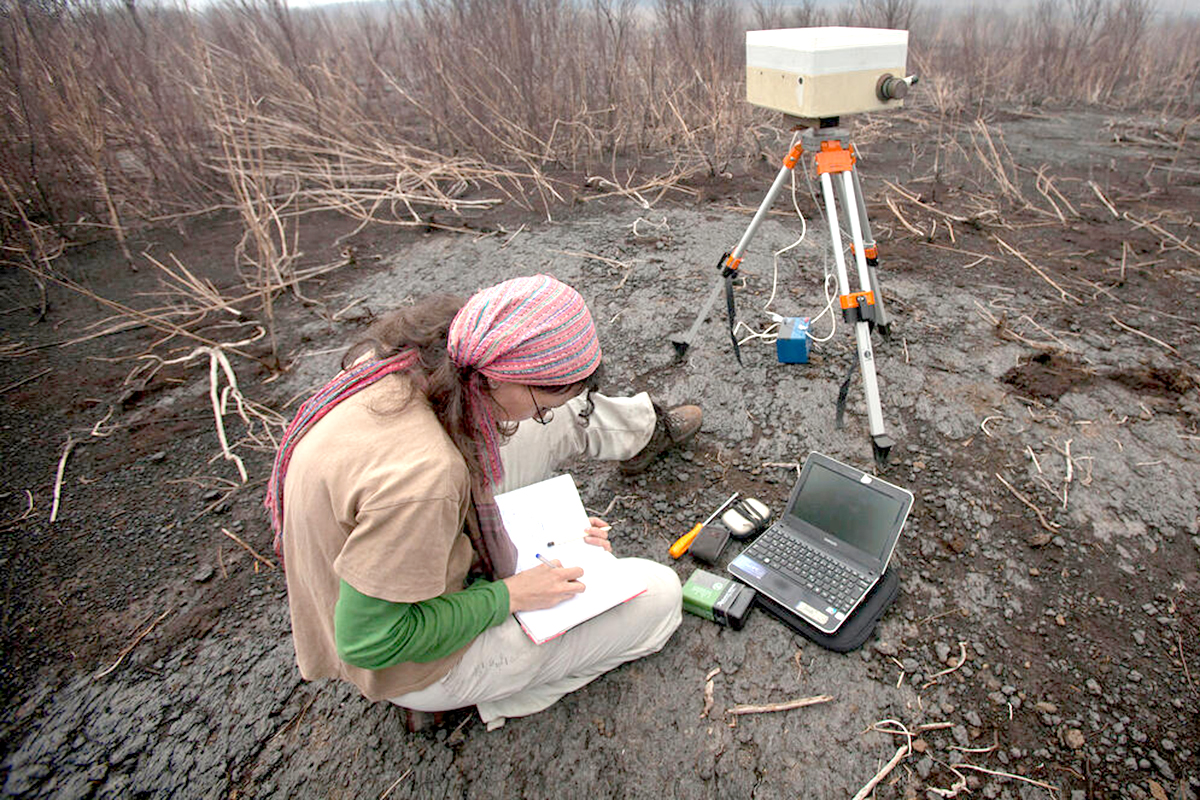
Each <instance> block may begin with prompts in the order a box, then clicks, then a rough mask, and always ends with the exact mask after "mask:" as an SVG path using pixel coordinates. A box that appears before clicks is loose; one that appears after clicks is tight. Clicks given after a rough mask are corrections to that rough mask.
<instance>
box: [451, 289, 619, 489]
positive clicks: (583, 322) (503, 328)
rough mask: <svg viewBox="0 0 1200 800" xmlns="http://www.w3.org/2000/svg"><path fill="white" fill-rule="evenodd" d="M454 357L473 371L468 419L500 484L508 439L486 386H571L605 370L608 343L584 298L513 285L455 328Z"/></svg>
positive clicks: (474, 304) (492, 294)
mask: <svg viewBox="0 0 1200 800" xmlns="http://www.w3.org/2000/svg"><path fill="white" fill-rule="evenodd" d="M447 338H448V342H447V350H448V352H449V354H450V360H451V361H453V362H454V363H455V364H456V365H457V366H458V367H459V368H460V369H470V370H471V375H470V377H469V378H468V383H467V403H468V411H469V413H470V414H471V415H472V417H473V419H474V422H475V430H476V431H477V432H478V435H479V439H480V440H481V441H478V444H479V445H480V446H481V447H480V450H481V453H480V456H481V461H482V462H483V468H484V471H485V472H486V473H487V477H488V481H489V482H490V483H491V485H492V486H495V485H496V484H498V483H499V482H500V479H501V477H503V474H504V470H503V467H502V466H501V464H500V436H499V432H498V431H497V428H496V419H495V417H494V415H493V414H492V404H491V403H490V402H489V401H488V398H487V393H486V391H485V381H484V378H491V379H492V380H494V381H500V382H504V383H520V384H524V385H527V386H567V385H569V384H572V383H577V382H579V381H581V380H583V379H585V378H587V377H588V376H589V375H591V374H592V373H593V372H595V371H596V368H597V367H598V366H600V340H599V339H598V338H596V326H595V325H594V324H593V322H592V315H591V314H590V313H589V312H588V309H587V305H586V304H585V303H584V302H583V298H582V297H580V295H579V292H577V291H575V290H574V289H572V288H571V287H570V286H567V285H566V284H565V283H562V282H561V281H558V280H555V279H554V278H551V277H550V276H548V275H534V276H532V277H529V278H513V279H512V280H509V281H505V282H504V283H501V284H498V285H496V286H492V287H490V288H488V289H484V290H482V291H480V292H477V293H476V294H475V295H473V296H472V297H471V299H470V300H468V301H467V302H466V304H465V305H464V306H463V307H462V309H460V310H459V312H458V314H457V315H455V317H454V321H453V322H452V323H450V333H449V336H448V337H447Z"/></svg>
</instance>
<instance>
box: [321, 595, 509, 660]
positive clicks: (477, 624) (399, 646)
mask: <svg viewBox="0 0 1200 800" xmlns="http://www.w3.org/2000/svg"><path fill="white" fill-rule="evenodd" d="M508 604H509V597H508V586H507V585H506V584H505V583H504V582H503V581H483V580H480V581H476V582H475V583H473V584H471V585H470V586H468V587H467V588H466V589H464V590H462V591H461V592H453V593H451V594H444V595H441V596H439V597H433V598H430V599H429V600H422V601H420V602H417V603H393V602H390V601H388V600H380V599H379V598H377V597H371V596H369V595H365V594H363V593H362V592H360V591H358V590H357V589H355V588H354V587H353V586H351V585H350V584H349V583H347V582H346V581H344V580H343V581H341V585H340V588H339V591H338V600H337V605H336V606H335V607H334V615H333V617H334V619H333V623H334V624H333V628H334V639H335V640H336V643H337V651H338V657H339V658H341V659H342V660H343V661H345V662H346V663H347V664H350V665H351V666H355V667H361V668H363V669H383V668H385V667H390V666H394V665H396V664H401V663H404V662H409V661H415V662H418V663H424V662H428V661H436V660H437V659H439V658H445V657H446V656H448V655H450V654H452V653H455V652H457V651H458V650H460V649H462V648H463V647H465V646H466V645H468V644H470V643H471V642H472V641H473V640H474V639H475V637H477V636H479V634H481V633H483V632H484V631H485V630H487V629H488V628H491V627H493V626H495V625H499V624H500V623H501V622H503V621H504V620H505V619H507V618H508Z"/></svg>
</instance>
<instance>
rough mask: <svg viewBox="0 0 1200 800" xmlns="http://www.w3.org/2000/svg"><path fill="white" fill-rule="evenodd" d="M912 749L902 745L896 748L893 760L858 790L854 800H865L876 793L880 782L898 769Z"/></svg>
mask: <svg viewBox="0 0 1200 800" xmlns="http://www.w3.org/2000/svg"><path fill="white" fill-rule="evenodd" d="M910 750H911V747H910V746H909V745H908V744H902V745H900V747H898V748H896V755H894V756H892V760H891V761H889V762H888V763H886V764H884V765H883V769H881V770H879V772H876V773H875V777H874V778H871V780H869V781H867V782H866V784H865V785H864V786H863V787H862V788H861V789H859V790H858V794H856V795H854V800H864V798H866V797H868V796H869V795H870V794H871V792H873V791H875V787H876V786H878V785H879V782H880V781H882V780H883V779H884V778H886V777H887V776H888V773H889V772H891V771H892V770H893V769H895V768H896V765H897V764H899V763H900V762H901V761H902V760H903V759H904V757H905V756H906V755H908V754H909V752H910Z"/></svg>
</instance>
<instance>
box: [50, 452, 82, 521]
mask: <svg viewBox="0 0 1200 800" xmlns="http://www.w3.org/2000/svg"><path fill="white" fill-rule="evenodd" d="M76 444H78V442H76V441H75V437H73V436H68V437H67V444H66V446H64V447H63V454H62V457H61V458H59V459H58V472H57V473H56V474H55V476H54V502H53V503H52V504H51V506H50V522H52V523H53V522H54V521H55V520H56V519H58V501H59V499H60V496H61V495H62V482H63V473H64V472H66V471H67V457H68V456H70V455H71V451H72V450H74V449H75V445H76Z"/></svg>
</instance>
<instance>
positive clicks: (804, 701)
mask: <svg viewBox="0 0 1200 800" xmlns="http://www.w3.org/2000/svg"><path fill="white" fill-rule="evenodd" d="M831 700H833V696H832V695H828V694H818V695H814V696H812V697H802V698H800V699H798V700H788V701H786V702H783V703H768V704H766V705H760V706H751V705H737V706H734V707H733V708H728V709H726V710H725V713H726V714H733V715H734V716H741V715H743V714H767V713H770V712H772V711H790V710H792V709H793V708H804V707H805V706H813V705H817V704H819V703H828V702H830V701H831Z"/></svg>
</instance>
